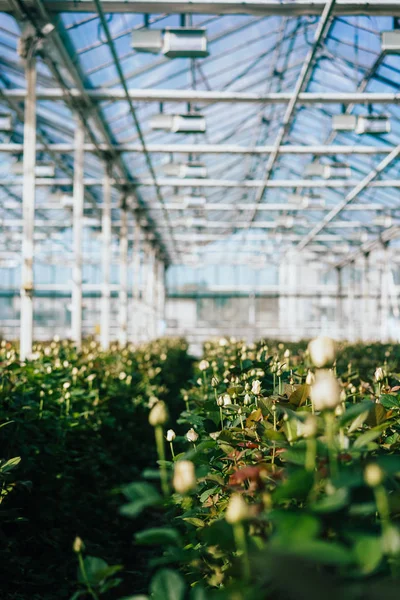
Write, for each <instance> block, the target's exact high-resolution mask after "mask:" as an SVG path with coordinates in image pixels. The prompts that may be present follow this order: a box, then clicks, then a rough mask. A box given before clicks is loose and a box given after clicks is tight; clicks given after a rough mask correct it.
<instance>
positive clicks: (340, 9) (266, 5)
mask: <svg viewBox="0 0 400 600" xmlns="http://www.w3.org/2000/svg"><path fill="white" fill-rule="evenodd" d="M25 4H26V5H27V6H29V7H34V5H35V3H34V0H25ZM44 5H45V7H46V8H47V10H48V11H50V12H51V13H61V12H74V13H75V12H83V13H95V12H96V4H95V2H94V0H45V2H44ZM324 6H325V1H324V0H294V1H289V0H279V1H277V0H259V1H258V2H256V1H252V2H251V1H249V0H226V1H221V0H219V1H217V2H214V0H194V1H191V2H187V0H147V1H146V2H145V1H144V0H102V7H103V10H104V12H105V13H110V14H112V13H149V14H159V13H167V14H175V13H176V14H181V13H190V14H206V15H214V14H215V15H254V16H256V17H268V16H274V15H281V16H285V17H299V16H304V15H320V14H321V13H322V11H323V9H324ZM0 12H12V9H11V6H10V3H9V2H8V0H0ZM333 12H334V14H335V15H336V16H338V15H343V16H350V15H371V16H372V15H374V16H393V15H399V16H400V6H399V2H398V0H336V4H335V8H334V11H333Z"/></svg>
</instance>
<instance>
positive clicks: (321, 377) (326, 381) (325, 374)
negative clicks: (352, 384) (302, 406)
mask: <svg viewBox="0 0 400 600" xmlns="http://www.w3.org/2000/svg"><path fill="white" fill-rule="evenodd" d="M310 397H311V401H312V403H313V404H314V407H315V408H316V410H333V409H334V408H336V406H337V405H338V404H339V403H340V387H339V384H338V382H337V380H336V378H335V377H334V376H333V375H332V373H331V372H330V371H317V373H316V376H315V383H314V385H312V386H311V392H310Z"/></svg>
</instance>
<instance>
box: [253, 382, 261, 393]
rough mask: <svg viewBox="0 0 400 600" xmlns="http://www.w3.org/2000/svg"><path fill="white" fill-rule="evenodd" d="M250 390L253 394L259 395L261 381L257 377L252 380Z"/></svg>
mask: <svg viewBox="0 0 400 600" xmlns="http://www.w3.org/2000/svg"><path fill="white" fill-rule="evenodd" d="M251 391H252V393H253V394H254V395H255V396H259V395H260V394H261V381H259V379H255V380H254V381H253V383H252V386H251Z"/></svg>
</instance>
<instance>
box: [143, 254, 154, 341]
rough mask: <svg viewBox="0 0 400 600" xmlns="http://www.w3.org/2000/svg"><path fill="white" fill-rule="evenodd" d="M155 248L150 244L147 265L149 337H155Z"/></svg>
mask: <svg viewBox="0 0 400 600" xmlns="http://www.w3.org/2000/svg"><path fill="white" fill-rule="evenodd" d="M154 260H155V252H154V248H153V247H152V246H151V245H149V246H148V248H147V265H146V276H147V277H146V281H145V285H146V312H147V336H148V338H149V339H152V338H153V337H154V327H153V320H154V312H153V307H154Z"/></svg>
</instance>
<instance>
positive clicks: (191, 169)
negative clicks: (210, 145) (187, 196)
mask: <svg viewBox="0 0 400 600" xmlns="http://www.w3.org/2000/svg"><path fill="white" fill-rule="evenodd" d="M163 171H164V173H165V175H168V176H170V177H180V178H182V179H186V178H190V177H194V178H201V179H204V178H205V177H207V169H206V167H205V165H203V164H202V163H194V162H193V163H186V164H185V163H169V164H167V165H164V167H163Z"/></svg>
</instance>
